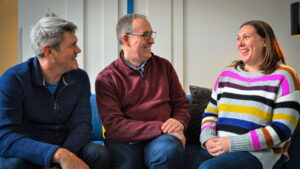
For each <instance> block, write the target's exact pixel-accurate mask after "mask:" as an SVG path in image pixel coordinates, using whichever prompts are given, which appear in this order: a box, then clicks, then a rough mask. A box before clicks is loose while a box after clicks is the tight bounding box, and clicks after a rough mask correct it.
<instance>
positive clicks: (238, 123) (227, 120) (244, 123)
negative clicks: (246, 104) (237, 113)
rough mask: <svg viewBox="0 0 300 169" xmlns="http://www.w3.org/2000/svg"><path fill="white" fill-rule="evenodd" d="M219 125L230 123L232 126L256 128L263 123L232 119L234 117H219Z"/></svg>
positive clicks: (248, 128)
mask: <svg viewBox="0 0 300 169" xmlns="http://www.w3.org/2000/svg"><path fill="white" fill-rule="evenodd" d="M218 125H230V126H235V127H240V128H244V129H247V130H255V129H258V128H260V127H262V126H261V125H258V124H256V123H253V122H250V121H245V120H239V119H232V118H218Z"/></svg>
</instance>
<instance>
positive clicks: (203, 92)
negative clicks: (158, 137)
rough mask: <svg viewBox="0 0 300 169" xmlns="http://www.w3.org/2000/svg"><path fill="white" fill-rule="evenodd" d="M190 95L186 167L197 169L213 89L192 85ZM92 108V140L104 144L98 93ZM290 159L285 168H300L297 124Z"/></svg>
mask: <svg viewBox="0 0 300 169" xmlns="http://www.w3.org/2000/svg"><path fill="white" fill-rule="evenodd" d="M190 93H191V94H190V95H187V99H188V100H189V104H190V113H191V120H190V123H189V125H188V128H187V129H186V131H185V136H186V140H187V145H186V153H185V154H186V159H185V163H186V164H185V166H186V168H185V169H197V166H198V165H199V163H201V161H204V159H203V158H202V157H201V154H200V153H199V152H200V149H201V146H200V143H199V135H200V124H201V120H202V118H201V116H202V113H203V111H204V109H205V107H206V106H207V104H208V102H209V100H210V95H211V89H209V88H205V87H199V86H193V85H190ZM90 103H91V108H92V126H93V129H92V142H95V143H98V144H103V140H104V137H103V127H102V123H101V119H100V117H99V114H98V109H97V104H96V95H95V94H92V95H91V98H90ZM289 155H290V159H289V161H288V162H286V163H285V164H284V166H283V169H300V162H298V161H297V160H298V159H300V127H299V125H297V127H296V129H295V131H294V134H293V136H292V144H291V147H290V149H289Z"/></svg>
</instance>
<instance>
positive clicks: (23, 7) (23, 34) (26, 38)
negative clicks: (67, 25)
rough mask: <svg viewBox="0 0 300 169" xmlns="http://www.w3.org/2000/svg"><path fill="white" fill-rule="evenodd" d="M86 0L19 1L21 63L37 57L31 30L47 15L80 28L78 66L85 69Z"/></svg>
mask: <svg viewBox="0 0 300 169" xmlns="http://www.w3.org/2000/svg"><path fill="white" fill-rule="evenodd" d="M83 2H84V0H18V5H19V9H18V10H19V13H18V17H19V21H18V32H19V35H18V38H19V58H18V60H19V61H22V62H23V61H26V60H27V59H28V58H31V57H33V56H35V54H34V52H33V51H32V48H31V44H30V30H31V28H32V26H33V25H34V24H36V22H37V21H38V20H40V19H41V18H42V17H45V15H46V14H50V13H51V15H53V16H57V17H60V18H65V19H67V20H69V21H72V22H74V23H76V25H77V27H78V31H77V33H76V34H77V37H78V45H79V46H80V47H81V50H82V51H83V52H82V53H80V54H78V56H79V57H78V59H77V60H78V64H79V66H80V67H83V65H84V63H83V53H84V49H83V43H84V36H83V33H84V20H83V10H84V4H83Z"/></svg>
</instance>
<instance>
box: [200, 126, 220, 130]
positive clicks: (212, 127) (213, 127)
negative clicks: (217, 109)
mask: <svg viewBox="0 0 300 169" xmlns="http://www.w3.org/2000/svg"><path fill="white" fill-rule="evenodd" d="M206 128H211V129H213V130H214V131H217V130H216V126H203V127H202V128H201V131H203V130H205V129H206Z"/></svg>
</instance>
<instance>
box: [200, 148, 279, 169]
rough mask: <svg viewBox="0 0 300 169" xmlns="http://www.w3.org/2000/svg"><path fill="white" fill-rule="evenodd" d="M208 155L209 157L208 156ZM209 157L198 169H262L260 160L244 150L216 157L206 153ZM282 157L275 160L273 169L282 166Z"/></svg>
mask: <svg viewBox="0 0 300 169" xmlns="http://www.w3.org/2000/svg"><path fill="white" fill-rule="evenodd" d="M209 156H210V157H209ZM207 157H209V158H210V159H209V160H207V161H204V162H203V163H202V164H201V165H200V166H199V168H198V169H232V168H234V169H262V164H261V162H260V161H259V160H258V159H257V158H256V157H255V156H253V155H252V154H251V153H249V152H246V151H240V152H230V153H226V154H223V155H220V156H217V157H213V156H211V155H209V154H208V153H207ZM283 162H284V158H283V157H282V158H280V160H278V161H277V163H276V164H275V166H274V167H273V169H280V168H282V164H283Z"/></svg>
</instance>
